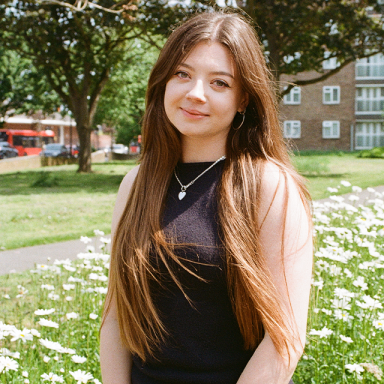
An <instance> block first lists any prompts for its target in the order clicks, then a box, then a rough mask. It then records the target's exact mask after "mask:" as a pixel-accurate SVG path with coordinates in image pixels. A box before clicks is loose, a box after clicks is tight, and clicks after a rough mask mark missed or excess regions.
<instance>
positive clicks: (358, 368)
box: [345, 364, 364, 373]
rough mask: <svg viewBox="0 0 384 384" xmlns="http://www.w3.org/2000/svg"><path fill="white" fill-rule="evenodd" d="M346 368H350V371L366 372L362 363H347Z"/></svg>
mask: <svg viewBox="0 0 384 384" xmlns="http://www.w3.org/2000/svg"><path fill="white" fill-rule="evenodd" d="M345 368H346V369H348V371H349V372H351V373H353V372H356V373H361V372H364V368H363V367H362V366H361V365H360V364H345Z"/></svg>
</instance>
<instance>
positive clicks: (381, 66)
mask: <svg viewBox="0 0 384 384" xmlns="http://www.w3.org/2000/svg"><path fill="white" fill-rule="evenodd" d="M356 79H384V55H383V54H382V53H378V54H377V55H374V56H371V57H366V58H364V59H360V60H357V61H356Z"/></svg>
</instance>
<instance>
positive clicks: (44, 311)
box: [35, 308, 55, 316]
mask: <svg viewBox="0 0 384 384" xmlns="http://www.w3.org/2000/svg"><path fill="white" fill-rule="evenodd" d="M53 312H55V309H54V308H51V309H37V310H36V311H35V315H37V316H45V315H50V314H51V313H53Z"/></svg>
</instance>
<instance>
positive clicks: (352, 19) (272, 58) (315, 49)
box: [237, 0, 384, 85]
mask: <svg viewBox="0 0 384 384" xmlns="http://www.w3.org/2000/svg"><path fill="white" fill-rule="evenodd" d="M237 5H238V6H239V7H241V8H242V9H244V10H245V11H246V12H247V14H248V15H250V16H251V18H253V20H254V22H255V24H256V25H257V26H258V33H259V35H260V40H261V41H262V42H263V44H264V48H265V53H266V56H267V58H268V62H269V63H270V64H271V66H272V69H273V72H274V74H275V77H276V79H277V80H279V78H280V76H281V75H282V74H287V75H296V74H297V73H300V72H305V71H309V70H316V71H317V72H318V73H319V74H318V76H314V77H313V78H311V82H313V80H314V79H315V78H319V79H320V78H321V76H322V75H325V74H326V73H327V72H329V71H325V70H324V69H323V67H322V64H323V62H324V60H325V54H327V55H329V56H328V57H331V58H332V57H335V58H337V60H338V62H339V63H340V65H341V66H343V65H346V64H348V63H350V62H353V61H355V60H356V58H358V57H364V56H366V55H367V52H369V54H374V53H375V52H381V50H382V45H383V41H384V31H383V18H382V15H383V14H384V12H383V4H381V2H380V1H378V0H366V1H340V0H328V1H323V0H300V1H285V0H278V1H267V0H262V1H245V2H244V1H237ZM373 13H375V17H372V14H373ZM337 71H338V69H335V70H332V71H331V72H332V73H334V72H337ZM295 83H296V84H298V85H305V84H307V83H308V82H307V81H306V80H297V81H295Z"/></svg>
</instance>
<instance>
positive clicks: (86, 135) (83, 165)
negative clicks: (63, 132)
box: [76, 122, 92, 172]
mask: <svg viewBox="0 0 384 384" xmlns="http://www.w3.org/2000/svg"><path fill="white" fill-rule="evenodd" d="M76 125H77V122H76ZM91 132H92V130H91V129H90V128H88V127H85V126H82V127H81V126H77V133H78V135H79V140H80V150H79V168H78V170H77V172H92V167H91V154H92V149H91Z"/></svg>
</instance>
